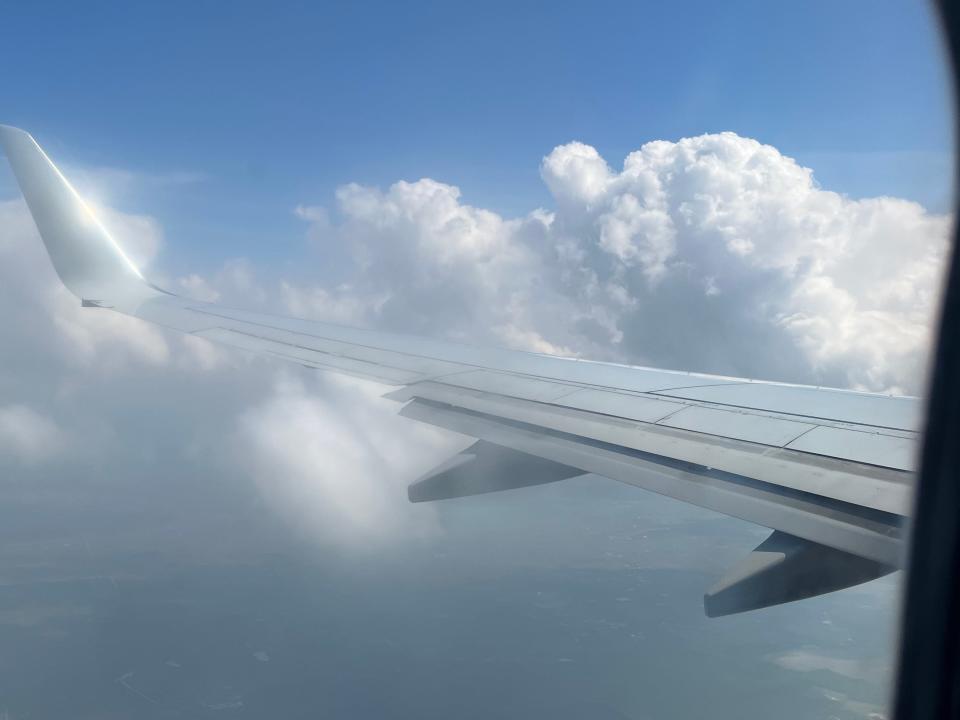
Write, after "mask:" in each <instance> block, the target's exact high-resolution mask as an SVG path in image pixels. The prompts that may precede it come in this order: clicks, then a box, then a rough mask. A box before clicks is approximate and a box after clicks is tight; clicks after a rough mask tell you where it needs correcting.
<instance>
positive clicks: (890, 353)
mask: <svg viewBox="0 0 960 720" xmlns="http://www.w3.org/2000/svg"><path fill="white" fill-rule="evenodd" d="M541 175H542V177H543V179H544V181H545V183H546V184H547V186H548V187H549V189H550V191H551V193H552V194H553V196H554V199H555V203H556V208H555V210H553V211H551V212H548V211H544V210H536V211H533V212H531V213H530V214H529V215H527V216H525V217H523V218H517V219H506V218H503V217H501V216H499V215H497V214H495V213H492V212H490V211H488V210H484V209H481V208H476V207H472V206H470V205H468V204H465V203H464V202H462V200H461V198H460V191H459V189H458V188H456V187H454V186H452V185H446V184H443V183H439V182H436V181H434V180H429V179H424V180H420V181H418V182H414V183H410V182H398V183H396V184H394V185H392V186H391V187H389V188H388V189H387V190H385V191H381V190H378V189H376V188H368V187H362V186H358V185H347V186H344V187H343V188H341V189H340V190H339V191H338V193H337V197H336V200H337V203H336V210H337V213H336V214H337V216H338V218H339V219H338V221H336V222H334V221H332V220H331V213H329V212H327V211H326V210H324V209H323V208H319V207H309V206H307V207H300V208H298V214H299V215H300V217H302V218H304V219H305V220H307V221H308V222H310V223H311V228H310V231H309V232H310V235H311V238H312V239H313V241H314V245H315V246H316V247H318V248H319V252H321V253H323V252H324V251H329V250H331V249H332V248H340V247H348V248H349V249H350V251H351V255H352V258H353V263H352V265H351V266H350V267H345V268H341V273H342V274H341V276H340V277H339V278H338V282H337V283H336V284H334V285H333V286H329V285H327V286H323V287H313V288H310V287H307V288H296V287H291V286H289V285H288V286H287V287H286V288H285V291H284V292H285V298H286V300H287V303H288V305H289V306H290V307H293V308H296V309H297V310H298V312H300V313H301V314H307V315H311V316H315V317H322V318H324V319H329V318H330V317H331V316H332V317H334V318H336V317H342V318H345V319H351V320H356V321H363V322H364V323H366V324H368V325H372V326H378V327H390V328H393V329H399V330H405V331H412V332H427V333H431V334H443V335H446V336H449V337H453V338H468V339H473V340H479V341H483V342H497V343H500V344H506V345H509V346H513V347H521V348H525V349H531V350H537V351H542V352H556V353H563V354H573V355H583V356H590V357H594V358H598V359H614V360H620V361H627V362H635V363H641V364H648V365H654V366H660V367H668V368H674V369H686V370H698V371H705V372H716V373H722V374H729V375H739V376H748V377H759V378H766V379H774V380H787V381H796V382H807V383H813V384H827V385H836V386H843V387H853V388H858V389H869V390H877V391H891V392H910V393H918V392H920V391H921V389H922V383H923V372H924V362H925V357H926V354H927V352H928V348H929V342H930V326H931V319H932V315H933V312H934V309H935V304H936V299H937V293H938V289H939V284H940V272H941V268H942V264H943V257H944V253H945V249H946V242H947V235H948V230H949V225H950V218H948V217H945V216H941V215H934V214H931V213H928V212H926V211H925V210H924V208H923V207H921V206H920V205H918V204H917V203H913V202H910V201H906V200H902V199H898V198H889V197H881V198H872V199H866V200H853V199H850V198H847V197H845V196H843V195H840V194H838V193H835V192H831V191H829V190H825V189H823V188H821V187H819V186H818V185H817V183H816V182H815V180H814V177H813V172H812V171H811V170H810V169H808V168H804V167H801V166H800V165H798V164H797V163H796V162H795V161H794V160H792V159H791V158H788V157H786V156H784V155H782V154H781V153H780V152H778V151H777V150H776V149H775V148H773V147H770V146H769V145H763V144H761V143H759V142H757V141H755V140H752V139H749V138H743V137H740V136H738V135H736V134H734V133H721V134H714V135H703V136H700V137H694V138H685V139H682V140H679V141H678V142H667V141H655V142H650V143H647V144H645V145H643V146H642V147H641V148H640V149H639V150H637V151H636V152H633V153H630V155H628V156H627V158H626V160H625V161H624V163H623V168H622V170H620V171H619V172H616V171H613V170H612V169H611V168H610V166H609V165H608V164H607V162H606V161H605V160H604V159H603V158H602V157H601V156H600V154H599V153H598V152H597V151H596V150H595V149H594V148H592V147H590V146H588V145H585V144H583V143H570V144H568V145H562V146H559V147H557V148H555V149H554V150H553V151H552V152H550V153H549V154H548V155H547V156H546V157H545V158H544V160H543V164H542V166H541ZM311 298H312V299H313V301H311Z"/></svg>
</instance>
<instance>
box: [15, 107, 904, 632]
mask: <svg viewBox="0 0 960 720" xmlns="http://www.w3.org/2000/svg"><path fill="white" fill-rule="evenodd" d="M0 145H2V146H3V148H4V149H5V152H6V155H7V158H8V160H9V161H10V164H11V166H12V168H13V171H14V174H15V175H16V177H17V180H18V182H19V184H20V187H21V190H22V191H23V195H24V197H25V199H26V201H27V204H28V206H29V208H30V212H31V214H32V215H33V218H34V221H35V222H36V225H37V228H38V229H39V231H40V235H41V237H42V239H43V242H44V244H45V246H46V249H47V252H48V253H49V255H50V259H51V261H52V263H53V265H54V267H55V269H56V271H57V273H58V274H59V276H60V278H61V280H62V281H63V283H64V284H65V285H66V286H67V288H68V289H70V290H71V291H72V292H73V294H75V295H76V296H77V297H78V298H79V299H80V300H81V302H82V304H83V305H84V306H88V307H92V308H101V310H99V311H100V312H104V311H106V309H109V310H113V311H116V312H121V313H125V314H128V315H132V316H134V317H138V318H141V319H143V320H145V321H147V322H152V323H156V324H158V325H162V326H164V327H167V328H171V329H173V330H179V331H181V332H184V333H189V334H192V335H196V336H198V337H203V338H207V339H208V340H211V341H213V342H215V343H219V344H221V345H227V346H230V347H234V348H239V349H241V350H247V351H250V352H255V353H260V354H263V355H269V356H272V357H276V358H279V359H281V360H287V361H290V362H294V363H298V364H300V365H305V366H307V367H311V368H318V369H322V370H332V371H334V372H340V373H347V374H350V375H356V376H359V377H363V378H369V379H373V380H376V381H378V382H381V383H384V384H387V385H392V386H395V387H396V389H395V390H394V391H392V392H391V393H389V394H388V395H387V397H390V398H392V399H394V400H396V401H397V402H398V403H402V404H403V405H402V408H401V409H400V413H401V414H402V415H404V416H406V417H409V418H412V419H415V420H419V421H421V422H426V423H430V424H433V425H437V426H439V427H442V428H447V429H450V430H453V431H456V432H458V433H462V434H464V435H468V436H471V437H474V438H476V439H477V443H476V444H475V445H473V446H472V447H470V448H469V449H468V450H466V451H464V452H463V453H461V454H460V455H458V456H456V457H454V458H451V459H450V460H449V461H448V462H446V463H444V464H443V465H442V466H440V467H438V468H436V469H435V470H433V471H432V472H430V473H428V474H427V475H426V476H425V477H423V478H421V479H420V480H418V481H417V482H415V483H413V484H412V485H411V486H410V489H409V496H410V499H411V501H413V502H421V501H429V500H439V499H444V498H453V497H462V496H466V495H473V494H477V493H484V492H492V491H496V490H506V489H511V488H517V487H524V486H530V485H537V484H542V483H548V482H554V481H559V480H562V479H564V478H567V477H572V476H575V475H582V474H588V473H594V474H597V475H602V476H605V477H608V478H613V479H614V480H619V481H621V482H624V483H628V484H630V485H635V486H637V487H640V488H643V489H645V490H651V491H653V492H657V493H660V494H662V495H666V496H668V497H672V498H675V499H677V500H682V501H684V502H688V503H692V504H694V505H698V506H700V507H703V508H708V509H710V510H715V511H717V512H720V513H724V514H726V515H731V516H733V517H737V518H742V519H744V520H749V521H751V522H754V523H757V524H759V525H763V526H765V527H768V528H770V529H771V530H772V531H773V532H772V534H771V535H770V537H769V538H768V539H767V540H765V541H764V542H763V543H762V544H761V545H760V546H758V547H757V548H756V550H754V551H753V552H752V553H751V554H750V555H749V556H748V557H747V558H746V559H745V560H744V561H743V562H742V563H741V564H739V565H738V566H736V567H735V568H733V569H732V570H731V571H730V572H729V573H728V574H727V575H726V576H725V577H724V578H722V579H721V580H720V581H719V582H718V583H717V584H716V585H715V586H714V587H713V588H711V589H710V590H709V591H707V593H706V594H705V597H704V604H705V609H706V612H707V614H708V615H711V616H716V615H726V614H730V613H735V612H742V611H744V610H750V609H755V608H759V607H766V606H768V605H773V604H777V603H781V602H787V601H790V600H796V599H800V598H805V597H810V596H813V595H818V594H821V593H824V592H830V591H833V590H837V589H840V588H844V587H849V586H850V585H854V584H857V583H860V582H865V581H867V580H871V579H873V578H876V577H879V576H881V575H884V574H886V573H889V572H891V571H893V570H895V569H897V568H898V567H900V566H901V565H902V562H903V559H902V558H903V555H904V553H903V539H904V527H903V525H904V520H905V518H906V517H907V516H908V515H909V512H910V506H911V502H912V489H913V486H912V483H913V472H914V469H915V463H916V456H917V444H918V438H919V430H920V423H921V419H922V410H923V408H922V405H921V403H920V401H919V400H918V399H917V398H909V397H893V396H886V395H876V394H869V393H860V392H852V391H847V390H836V389H829V388H816V387H808V386H801V385H788V384H781V383H771V382H758V381H752V380H745V379H739V378H730V377H717V376H712V375H703V374H696V373H688V372H674V371H666V370H656V369H651V368H644V367H633V366H626V365H617V364H611V363H601V362H589V361H583V360H576V359H567V358H560V357H553V356H548V355H539V354H534V353H527V352H520V351H510V350H502V349H491V348H479V347H472V346H468V345H461V344H457V343H451V342H443V341H438V340H428V339H423V338H417V337H409V336H404V335H399V334H391V333H387V332H377V331H371V330H362V329H357V328H349V327H341V326H338V325H332V324H327V323H319V322H309V321H305V320H299V319H293V318H286V317H277V316H273V315H266V314H261V313H254V312H247V311H244V310H237V309H233V308H228V307H222V306H220V305H217V304H213V303H204V302H196V301H193V300H189V299H186V298H183V297H179V296H177V295H175V294H173V293H169V292H166V291H165V290H162V289H160V288H158V287H156V286H154V285H152V284H150V283H149V282H147V281H146V280H145V279H144V278H143V276H142V275H141V273H140V272H139V270H138V269H137V268H136V267H135V266H134V264H133V263H132V262H130V260H129V259H128V258H127V256H126V255H125V254H124V252H123V250H122V248H121V246H120V244H119V243H118V242H117V241H116V240H114V239H113V238H112V237H111V236H110V234H109V232H108V231H107V230H106V229H105V228H104V227H103V225H102V224H101V223H100V222H99V221H98V220H97V218H96V216H95V215H94V213H93V212H92V211H91V210H90V208H89V207H88V206H87V205H86V204H85V203H84V202H83V200H82V198H81V197H80V196H79V194H77V192H76V191H75V190H74V189H73V187H72V186H71V185H70V183H69V182H68V181H67V179H66V178H65V177H64V176H63V174H62V173H61V172H60V171H59V170H58V169H57V168H56V166H55V165H54V164H53V163H52V162H51V160H50V159H49V158H48V157H47V155H46V154H45V153H44V152H43V150H42V149H41V148H40V147H39V146H38V145H37V143H36V142H35V141H34V140H33V138H32V137H31V136H30V135H29V134H27V133H26V132H24V131H22V130H18V129H16V128H12V127H8V126H0Z"/></svg>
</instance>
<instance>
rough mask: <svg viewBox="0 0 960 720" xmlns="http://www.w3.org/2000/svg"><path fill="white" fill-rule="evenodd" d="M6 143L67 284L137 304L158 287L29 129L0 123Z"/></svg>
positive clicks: (113, 301)
mask: <svg viewBox="0 0 960 720" xmlns="http://www.w3.org/2000/svg"><path fill="white" fill-rule="evenodd" d="M0 147H2V148H3V150H4V152H5V154H6V156H7V159H8V160H9V162H10V166H11V167H12V168H13V173H14V175H15V176H16V178H17V182H18V183H19V185H20V189H21V190H22V191H23V196H24V198H25V199H26V201H27V206H28V207H29V208H30V214H31V215H32V216H33V219H34V222H35V223H36V225H37V229H38V230H39V231H40V236H41V238H42V239H43V243H44V245H45V246H46V249H47V253H48V254H49V255H50V260H51V261H52V262H53V266H54V268H55V269H56V271H57V274H58V275H59V276H60V279H61V280H62V281H63V284H64V285H66V286H67V288H68V289H69V290H70V291H71V292H72V293H73V294H74V295H76V296H77V297H79V298H80V299H81V300H83V301H90V302H92V303H94V304H100V305H108V306H116V305H118V304H122V305H129V304H131V303H133V304H137V303H139V302H140V301H142V300H143V299H145V298H146V297H149V296H151V295H153V294H155V292H156V291H154V290H153V289H151V288H150V286H149V285H148V284H147V283H146V282H144V279H143V275H142V274H141V272H140V270H139V268H137V266H136V265H135V264H134V262H133V261H132V260H131V259H130V257H129V256H128V255H127V254H126V253H125V252H124V250H123V248H122V247H121V246H120V244H119V243H118V242H117V241H116V239H114V237H113V236H112V235H111V234H110V232H109V231H108V230H107V228H106V227H104V225H103V223H102V222H101V221H100V218H98V217H97V214H96V212H94V210H93V209H92V208H91V207H90V206H89V205H88V204H87V203H86V202H85V201H84V200H83V198H82V197H81V196H80V194H79V193H78V192H77V191H76V189H75V188H74V187H73V185H71V183H70V181H69V180H67V178H66V177H65V176H64V175H63V173H62V172H60V170H59V169H58V168H57V166H56V165H54V163H53V161H52V160H50V158H49V157H48V156H47V154H46V153H45V152H44V151H43V149H42V148H41V147H40V146H39V145H38V144H37V143H36V141H34V139H33V137H31V136H30V134H29V133H26V132H24V131H23V130H20V129H18V128H14V127H10V126H9V125H0Z"/></svg>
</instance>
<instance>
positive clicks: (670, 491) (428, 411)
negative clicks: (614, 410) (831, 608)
mask: <svg viewBox="0 0 960 720" xmlns="http://www.w3.org/2000/svg"><path fill="white" fill-rule="evenodd" d="M400 412H401V415H403V416H405V417H409V418H412V419H415V420H419V421H421V422H426V423H429V424H432V425H437V426H438V427H443V428H446V429H448V430H453V431H454V432H458V433H462V434H464V435H468V436H470V437H475V438H479V439H481V440H486V441H487V442H490V443H493V444H495V445H501V446H503V447H507V448H510V449H511V450H516V451H518V452H522V453H528V454H530V455H535V456H538V457H542V458H546V459H549V460H551V461H553V462H557V463H560V464H562V465H567V466H570V467H574V468H579V469H580V470H582V471H583V472H586V473H595V474H597V475H603V476H604V477H608V478H611V479H614V480H619V481H621V482H624V483H627V484H629V485H634V486H636V487H640V488H643V489H645V490H650V491H652V492H656V493H659V494H661V495H666V496H667V497H672V498H674V499H676V500H682V501H684V502H688V503H691V504H693V505H698V506H700V507H703V508H707V509H709V510H715V511H717V512H720V513H723V514H725V515H730V516H732V517H737V518H741V519H743V520H748V521H750V522H755V523H757V524H759V525H763V526H765V527H769V528H775V529H778V530H781V531H783V532H786V533H789V534H791V535H795V536H797V537H802V538H806V539H809V540H812V541H814V542H819V543H822V544H824V545H827V546H829V547H834V548H837V549H841V550H844V551H845V552H849V553H853V554H855V555H859V556H861V557H866V558H870V559H873V560H876V561H878V562H882V563H884V564H887V565H892V566H898V565H899V564H900V562H901V555H902V536H901V532H902V531H901V521H902V518H900V517H899V516H897V515H893V514H890V513H883V512H879V511H875V510H871V509H869V508H864V507H861V506H857V505H853V504H850V503H842V502H838V501H834V500H830V499H829V498H825V497H822V496H818V495H814V494H812V493H805V492H799V491H796V490H791V489H790V488H785V487H783V486H781V485H773V484H770V483H764V482H760V481H757V480H754V479H752V478H749V477H739V476H736V475H733V474H730V473H724V472H722V471H719V470H716V469H710V468H704V467H701V466H697V465H693V464H690V463H681V462H676V461H671V460H669V459H667V458H663V457H660V456H657V455H651V454H648V453H642V452H638V451H635V450H630V449H628V448H625V447H622V446H618V445H611V444H608V443H600V442H590V441H588V440H586V439H585V438H583V437H582V436H578V435H570V434H566V433H561V432H551V431H547V430H545V429H543V428H540V427H536V426H530V425H526V424H524V423H519V422H506V421H504V420H503V419H502V417H496V416H490V415H485V414H483V413H479V412H474V411H470V410H466V409H463V408H457V407H453V406H450V405H444V404H441V403H436V402H432V401H428V400H422V399H416V400H413V401H412V402H410V403H408V404H407V405H406V406H404V408H403V409H402V410H401V411H400Z"/></svg>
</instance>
